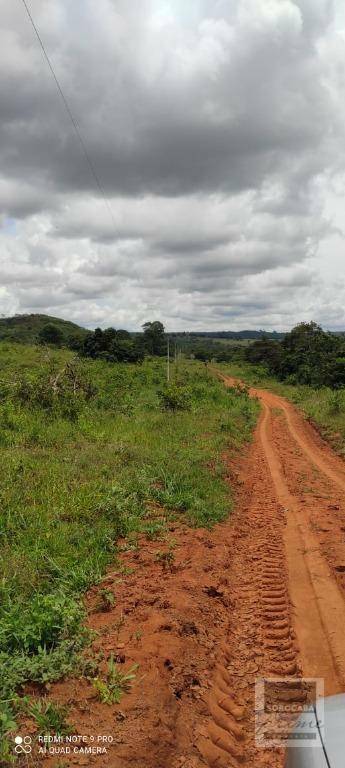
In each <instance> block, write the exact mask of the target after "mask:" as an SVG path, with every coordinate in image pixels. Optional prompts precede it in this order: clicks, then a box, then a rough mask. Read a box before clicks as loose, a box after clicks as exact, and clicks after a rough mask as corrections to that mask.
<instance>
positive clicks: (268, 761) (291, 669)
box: [199, 443, 300, 768]
mask: <svg viewBox="0 0 345 768" xmlns="http://www.w3.org/2000/svg"><path fill="white" fill-rule="evenodd" d="M242 496H243V498H242V500H241V503H242V505H243V507H244V508H243V510H242V513H241V515H240V516H239V519H238V522H237V523H236V537H235V547H236V552H235V553H234V560H233V565H232V597H233V600H234V606H233V611H232V613H231V621H230V624H229V631H228V637H227V639H226V642H225V643H224V646H223V647H222V649H221V651H220V654H219V660H218V667H217V673H216V675H215V678H214V685H213V689H212V692H211V695H210V701H209V710H210V714H211V715H212V718H213V722H211V725H210V726H209V731H208V738H204V739H203V740H202V741H201V742H200V745H199V748H200V750H201V751H202V754H203V755H204V757H205V758H207V761H208V763H209V765H211V766H217V767H219V768H223V767H224V768H230V767H231V766H234V768H235V767H237V766H238V765H239V764H241V763H242V764H243V762H244V763H245V764H246V765H248V766H254V765H255V766H264V765H267V766H270V768H276V767H278V766H281V765H282V751H281V750H277V749H275V750H272V749H269V750H262V749H260V750H258V749H257V748H256V746H255V739H254V727H255V723H254V716H255V713H254V694H255V681H256V680H257V679H258V678H261V677H264V678H267V677H268V678H273V677H291V679H294V678H296V677H298V676H299V674H300V668H299V663H298V653H297V648H296V644H295V635H294V630H293V627H292V619H291V606H290V600H289V594H288V587H287V584H288V573H287V567H286V558H285V550H284V540H283V533H284V524H285V520H284V510H283V508H282V507H281V506H280V504H279V503H277V499H276V495H275V491H274V488H273V487H272V480H271V476H270V473H269V470H268V466H267V462H266V460H265V456H264V453H263V450H262V447H261V446H260V444H258V443H255V444H254V445H253V446H252V450H251V453H250V456H249V459H248V472H247V477H246V478H245V479H244V486H243V493H242ZM294 696H296V697H297V699H299V698H300V691H299V690H297V691H296V690H292V692H291V698H292V700H293V698H294ZM229 701H230V702H233V704H232V708H233V711H231V712H228V713H227V716H225V711H224V710H225V709H226V707H228V702H229ZM228 708H229V707H228Z"/></svg>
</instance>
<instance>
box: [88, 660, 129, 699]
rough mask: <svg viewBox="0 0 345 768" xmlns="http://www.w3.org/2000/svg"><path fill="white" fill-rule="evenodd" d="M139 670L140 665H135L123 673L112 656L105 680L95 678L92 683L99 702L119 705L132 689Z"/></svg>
mask: <svg viewBox="0 0 345 768" xmlns="http://www.w3.org/2000/svg"><path fill="white" fill-rule="evenodd" d="M137 670H138V664H133V666H132V667H130V669H128V670H127V672H126V671H123V670H122V669H121V668H120V665H119V664H116V662H115V661H114V657H113V655H111V656H110V659H109V661H108V669H107V673H106V676H105V679H104V680H102V679H101V678H100V677H95V678H94V679H93V681H92V684H93V687H94V689H95V691H96V692H97V696H98V698H99V700H100V701H101V702H102V703H103V704H119V703H120V701H121V699H122V696H123V694H124V693H128V691H129V690H130V689H131V686H132V683H133V680H135V678H136V673H137Z"/></svg>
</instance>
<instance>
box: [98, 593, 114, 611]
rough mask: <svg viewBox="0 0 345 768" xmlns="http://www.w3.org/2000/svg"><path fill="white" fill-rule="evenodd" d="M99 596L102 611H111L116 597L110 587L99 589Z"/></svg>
mask: <svg viewBox="0 0 345 768" xmlns="http://www.w3.org/2000/svg"><path fill="white" fill-rule="evenodd" d="M99 597H100V602H101V610H102V611H104V613H107V612H108V611H111V610H112V608H114V605H115V603H116V598H115V595H114V593H113V592H112V591H111V589H107V588H105V589H100V591H99Z"/></svg>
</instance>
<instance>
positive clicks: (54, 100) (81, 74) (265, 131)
mask: <svg viewBox="0 0 345 768" xmlns="http://www.w3.org/2000/svg"><path fill="white" fill-rule="evenodd" d="M30 7H31V9H32V12H33V15H34V17H35V19H36V21H37V24H38V27H39V29H40V32H41V35H42V38H43V40H44V42H45V45H46V47H47V50H48V52H49V55H50V56H51V59H52V62H53V64H54V67H55V69H56V72H57V75H58V77H59V80H60V82H61V84H62V86H63V89H64V92H65V95H66V97H67V100H68V103H69V104H70V106H71V108H72V111H73V114H74V116H75V118H76V121H77V123H78V126H79V129H80V131H81V133H82V136H83V138H84V140H85V142H86V145H87V149H88V152H89V155H90V157H91V158H92V163H93V165H94V167H95V168H96V171H97V174H98V176H99V179H100V181H101V185H102V187H103V188H104V189H105V191H106V194H107V195H108V197H109V202H110V205H111V209H112V217H111V216H110V215H109V211H108V210H107V207H106V205H104V201H103V200H102V199H101V197H100V196H99V193H98V190H97V189H96V190H95V183H94V180H93V178H92V174H91V173H90V169H89V168H88V166H87V163H86V162H85V158H84V156H83V154H82V152H81V150H80V146H79V144H78V141H77V139H76V136H75V135H74V133H73V129H72V126H71V124H70V122H69V120H68V117H67V115H66V113H65V111H64V109H63V105H62V103H61V100H60V99H59V95H58V93H57V91H56V87H55V85H54V82H53V80H52V78H51V75H50V72H49V70H48V68H47V65H46V62H45V61H44V59H43V57H42V53H41V51H40V49H39V46H38V45H37V40H36V39H35V37H34V35H33V30H32V28H31V27H30V25H29V23H28V19H27V18H26V16H25V14H24V13H23V7H22V6H21V5H20V4H13V3H12V2H10V0H5V3H4V10H3V19H2V22H3V26H2V31H1V43H2V45H1V48H0V90H1V112H0V163H1V165H0V167H1V176H0V213H1V214H2V216H3V219H2V220H3V222H5V221H6V217H7V218H15V219H16V220H17V230H16V234H15V236H14V235H13V232H10V230H9V229H8V228H7V229H6V224H5V223H4V224H3V230H2V233H1V240H2V244H3V250H2V257H1V258H2V259H3V262H4V270H3V274H4V279H3V293H2V294H1V293H0V297H2V299H3V302H4V307H5V311H7V310H6V308H7V307H11V306H13V308H14V309H16V310H18V309H19V310H20V308H21V307H24V306H25V307H26V308H27V307H28V306H31V307H32V308H35V307H39V308H42V307H44V306H46V308H47V310H48V309H49V307H52V306H55V305H58V304H64V303H65V305H66V311H68V312H69V313H71V315H72V314H73V317H74V318H75V319H77V318H78V316H79V317H80V319H81V320H82V321H84V322H87V323H92V322H93V320H95V322H101V323H107V322H108V321H109V319H110V318H111V320H112V321H114V322H115V320H113V314H112V313H113V312H114V311H116V313H117V317H118V318H119V320H121V322H125V321H126V318H127V324H128V325H131V326H132V327H133V326H134V325H137V324H138V323H139V322H140V321H141V319H142V318H141V312H142V311H143V312H152V313H157V314H159V313H161V314H162V313H163V314H164V313H165V316H166V317H167V318H168V319H169V318H170V319H171V322H174V323H176V322H178V320H179V317H180V318H181V321H182V319H183V318H188V321H189V322H191V323H194V319H193V318H194V315H196V314H198V313H199V314H200V312H204V321H203V322H204V326H205V327H207V325H208V324H209V323H211V324H212V327H213V324H214V323H216V322H217V318H219V321H220V322H223V318H224V317H230V316H231V312H230V310H229V307H228V306H227V304H228V303H229V302H231V301H233V303H234V304H236V306H237V302H238V301H240V302H241V303H242V304H241V305H242V308H243V317H244V318H245V317H248V318H251V319H253V321H254V319H255V318H258V313H259V312H260V311H261V313H262V318H263V319H266V320H267V318H268V317H271V318H272V320H274V321H275V322H278V324H279V319H278V320H277V319H276V318H279V313H280V314H281V316H282V317H284V322H285V314H284V306H283V304H284V301H285V299H286V298H287V297H286V291H287V290H288V289H289V288H290V289H291V290H292V286H293V287H294V289H295V291H296V296H300V297H301V298H300V302H301V304H300V305H301V307H304V306H305V301H304V299H303V296H304V293H303V292H304V291H305V288H306V285H305V282H304V281H303V280H304V279H302V272H300V273H297V272H296V271H295V270H296V265H299V266H301V265H302V266H303V262H304V261H305V260H307V259H311V258H313V257H314V255H315V252H316V248H317V244H318V243H319V241H320V239H322V238H324V237H325V235H326V234H327V231H329V227H328V223H327V221H326V220H324V219H323V218H322V210H323V203H324V194H325V187H326V181H325V179H327V178H328V177H327V174H329V173H331V172H332V171H333V170H334V168H335V167H337V169H338V170H339V169H340V165H339V164H340V162H342V160H341V159H340V156H339V146H340V144H341V136H342V131H343V108H342V98H341V96H342V92H341V87H340V85H339V79H338V76H339V71H340V70H339V67H338V65H337V62H338V58H337V57H338V55H339V54H338V42H339V41H338V38H337V30H336V26H335V22H334V19H335V17H336V11H337V2H335V3H334V4H333V3H332V2H330V1H329V0H235V1H234V2H232V3H228V2H224V1H223V0H191V1H190V2H189V3H186V2H185V0H184V2H182V0H170V1H169V0H166V1H164V0H143V2H141V3H140V4H138V3H134V2H131V1H129V0H126V2H125V1H124V0H99V2H98V3H97V6H96V5H95V4H94V3H93V2H92V0H83V2H81V0H76V2H74V3H73V4H71V3H68V2H67V0H50V2H48V3H47V2H43V0H31V4H30ZM327 227H328V229H327ZM280 270H283V272H281V271H280ZM284 270H287V272H286V271H285V272H284ZM20 274H22V278H21V277H20ZM289 274H290V275H292V276H294V278H293V281H292V282H290V283H289V276H288V275H289ZM306 274H309V275H310V276H311V274H312V273H311V272H308V270H307V271H306V272H305V273H304V277H305V275H306ZM275 275H276V278H277V279H278V282H279V279H281V280H282V286H284V290H285V296H284V291H283V294H279V292H277V291H276V289H275V287H274V286H275V283H274V280H275ZM279 275H280V277H279ZM298 275H299V276H298ZM29 276H30V281H31V282H32V290H31V291H30V292H28V291H27V292H26V293H25V290H27V289H26V288H25V285H26V284H27V282H28V279H29ZM120 280H121V289H122V295H121V296H120V295H119V291H118V287H119V281H120ZM239 280H240V281H241V288H240V289H238V281H239ZM255 281H256V282H255ZM265 281H266V282H265ZM284 281H285V282H284ZM294 281H295V282H294ZM21 283H22V285H23V290H21V288H20V286H21ZM263 285H265V286H266V288H265V290H266V292H270V291H271V295H272V296H273V299H272V302H273V303H272V302H271V301H270V300H268V299H267V295H266V297H265V298H264V299H262V297H261V296H260V297H258V295H257V294H258V292H259V291H260V290H263V288H262V286H263ZM11 286H12V287H11ZM55 290H56V301H57V304H54V303H53V302H54V295H55V294H54V291H55ZM224 290H225V291H226V296H227V298H225V296H224V294H223V291H224ZM237 291H239V292H237ZM24 293H25V298H24ZM206 297H207V299H210V305H208V304H207V305H206V303H205V302H206ZM86 299H89V300H90V301H91V300H94V303H93V304H92V302H91V303H90V304H89V315H88V316H86V315H87V312H86V310H85V308H84V302H85V300H86ZM11 302H12V304H11ZM30 302H31V304H30ZM186 302H188V307H189V309H188V310H186ZM222 302H225V305H224V303H223V304H222ZM250 306H252V308H253V311H249V307H250ZM265 306H266V308H267V312H264V311H263V309H264V307H265ZM78 307H79V310H78ZM141 307H142V308H143V310H141ZM212 307H213V310H214V311H213V310H212ZM222 307H223V308H222ZM274 307H275V308H276V309H277V312H275V311H274ZM240 311H241V310H240V307H239V309H238V310H237V309H236V310H235V309H234V312H235V313H237V312H240ZM78 312H79V315H78ZM144 319H145V318H144Z"/></svg>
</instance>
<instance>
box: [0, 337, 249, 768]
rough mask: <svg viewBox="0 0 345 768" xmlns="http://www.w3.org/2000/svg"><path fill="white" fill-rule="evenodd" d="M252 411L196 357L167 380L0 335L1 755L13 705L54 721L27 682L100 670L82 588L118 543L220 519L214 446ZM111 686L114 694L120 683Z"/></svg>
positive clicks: (137, 367)
mask: <svg viewBox="0 0 345 768" xmlns="http://www.w3.org/2000/svg"><path fill="white" fill-rule="evenodd" d="M145 330H146V329H145ZM150 330H151V331H152V328H151V329H150V328H149V331H150ZM153 330H157V329H153ZM151 344H152V338H151ZM257 408H258V406H257V404H256V402H255V401H252V400H250V399H249V397H248V395H247V394H246V393H245V392H241V391H238V390H237V389H225V388H224V387H223V386H222V384H221V383H220V382H218V381H217V380H216V378H215V377H213V376H212V375H211V374H210V373H209V372H208V370H207V367H206V366H204V365H202V364H200V363H197V362H193V361H188V362H187V363H186V362H183V361H181V360H179V361H178V362H177V363H176V364H175V365H174V364H172V366H171V381H170V382H169V383H167V382H166V367H165V361H164V360H163V359H161V358H159V357H154V358H153V357H150V358H148V357H146V358H145V360H144V362H143V363H142V364H132V363H129V362H127V363H114V362H111V361H109V360H104V359H102V357H101V358H100V359H99V357H98V355H96V356H95V359H92V358H91V357H86V356H84V357H83V356H81V357H80V356H76V355H75V353H73V352H72V351H71V350H68V349H64V348H62V349H58V348H53V349H52V348H49V347H47V346H29V345H26V346H24V345H20V344H18V343H16V344H10V343H8V342H2V343H1V344H0V452H1V467H2V472H1V478H0V501H1V504H0V572H1V581H0V687H1V695H0V699H1V704H0V742H1V743H2V747H1V748H0V763H1V760H2V762H3V763H4V764H6V760H8V761H10V759H11V750H10V747H9V741H8V738H7V735H8V734H9V732H12V731H13V730H14V727H15V726H14V722H15V719H16V717H18V714H19V716H20V712H22V711H24V712H25V713H26V715H27V716H30V717H34V713H35V712H36V719H37V717H41V719H42V717H43V716H44V717H45V718H48V716H49V717H50V718H51V720H52V721H54V719H55V720H58V719H59V717H60V719H61V714H59V713H53V714H52V713H51V712H49V713H47V712H46V710H45V708H44V706H45V705H43V704H37V703H35V702H33V703H32V702H31V703H30V701H27V697H25V694H26V690H27V689H26V685H27V683H29V682H30V683H32V682H35V683H37V684H42V685H43V688H42V691H43V692H44V684H46V683H49V682H50V681H53V680H55V679H58V678H59V677H61V676H64V675H67V674H71V673H73V674H87V675H91V676H92V677H93V678H95V679H97V659H95V658H92V657H91V656H90V653H89V652H88V651H87V646H88V644H89V642H90V637H89V636H88V634H87V632H86V630H85V629H84V608H83V600H82V597H83V594H84V593H85V591H86V590H87V589H88V588H89V587H90V586H91V585H92V584H94V583H97V582H98V581H100V580H101V578H102V575H103V574H104V572H105V570H106V567H107V565H108V564H110V563H114V561H116V559H117V557H118V545H117V542H118V541H119V539H123V538H124V537H127V540H129V541H130V542H132V545H133V546H134V545H135V546H137V542H138V537H139V535H140V534H144V535H146V536H147V537H148V538H150V537H151V538H153V537H156V536H157V535H161V534H164V531H165V530H166V528H167V526H168V525H169V523H170V522H171V520H172V519H182V520H183V521H184V522H185V523H188V524H190V525H194V526H211V525H213V524H214V523H216V522H218V521H220V520H222V519H224V518H225V517H226V516H227V515H228V514H229V512H230V510H231V493H230V492H229V485H228V483H227V481H226V466H225V463H224V461H222V455H223V453H224V452H225V451H230V452H231V451H236V450H237V449H239V448H240V446H241V445H242V444H243V443H244V442H245V441H246V440H249V439H250V435H251V431H252V428H253V425H254V423H255V419H256V415H257ZM112 599H113V596H112ZM114 599H115V600H116V595H115V597H114ZM104 601H105V605H107V595H105V596H104ZM113 678H114V679H113ZM110 682H111V684H112V685H114V686H115V687H114V690H115V689H116V690H115V693H116V695H118V693H117V688H118V687H119V685H120V683H121V685H122V682H123V681H120V682H119V681H118V680H117V679H115V677H114V674H112V677H111V681H110ZM127 682H128V681H125V683H126V684H127ZM120 687H121V686H120ZM115 693H113V691H111V695H112V696H113V695H115ZM28 713H29V714H28ZM65 715H66V713H63V716H64V718H65ZM48 719H49V718H48ZM1 750H2V752H1Z"/></svg>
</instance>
